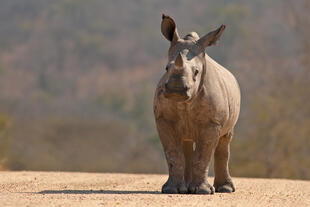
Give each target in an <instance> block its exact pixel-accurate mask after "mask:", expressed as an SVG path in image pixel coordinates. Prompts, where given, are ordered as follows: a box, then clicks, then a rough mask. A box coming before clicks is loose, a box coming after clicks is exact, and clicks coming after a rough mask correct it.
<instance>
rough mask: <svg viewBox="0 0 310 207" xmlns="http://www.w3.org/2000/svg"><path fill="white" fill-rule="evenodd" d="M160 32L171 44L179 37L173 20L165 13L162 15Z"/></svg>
mask: <svg viewBox="0 0 310 207" xmlns="http://www.w3.org/2000/svg"><path fill="white" fill-rule="evenodd" d="M161 33H162V34H163V35H164V36H165V37H166V39H167V40H169V41H170V42H171V44H173V43H175V42H177V41H178V39H180V37H179V34H178V31H177V27H176V24H175V22H174V20H173V19H172V18H171V17H169V16H167V15H165V14H163V16H162V21H161Z"/></svg>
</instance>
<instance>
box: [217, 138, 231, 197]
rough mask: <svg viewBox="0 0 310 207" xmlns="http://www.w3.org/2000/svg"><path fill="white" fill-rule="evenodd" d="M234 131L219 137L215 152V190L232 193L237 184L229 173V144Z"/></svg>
mask: <svg viewBox="0 0 310 207" xmlns="http://www.w3.org/2000/svg"><path fill="white" fill-rule="evenodd" d="M232 136H233V133H228V134H226V135H224V136H222V137H221V138H220V139H219V142H218V144H217V147H216V149H215V153H214V172H215V179H214V187H215V192H221V193H231V192H234V191H235V186H234V184H233V182H232V180H231V177H230V175H229V168H228V162H229V154H230V151H229V144H230V141H231V139H232Z"/></svg>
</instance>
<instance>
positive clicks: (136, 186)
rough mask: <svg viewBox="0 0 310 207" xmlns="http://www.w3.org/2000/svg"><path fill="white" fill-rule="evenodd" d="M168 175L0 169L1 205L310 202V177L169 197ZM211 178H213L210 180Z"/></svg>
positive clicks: (239, 182)
mask: <svg viewBox="0 0 310 207" xmlns="http://www.w3.org/2000/svg"><path fill="white" fill-rule="evenodd" d="M166 179H167V175H145V174H105V173H71V172H0V206H1V207H4V206H44V207H45V206H87V207H88V206H167V207H168V206H281V207H284V206H298V207H300V206H310V181H294V180H281V179H248V178H234V182H235V185H236V188H237V190H236V192H235V193H232V194H219V193H216V194H214V195H164V194H161V193H160V188H161V185H162V184H163V183H164V181H165V180H166ZM210 182H213V181H212V179H211V178H210Z"/></svg>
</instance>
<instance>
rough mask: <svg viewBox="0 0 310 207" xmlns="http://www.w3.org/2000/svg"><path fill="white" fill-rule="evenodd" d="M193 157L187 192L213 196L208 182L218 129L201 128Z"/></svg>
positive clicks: (212, 127) (214, 127) (213, 127)
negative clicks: (191, 177)
mask: <svg viewBox="0 0 310 207" xmlns="http://www.w3.org/2000/svg"><path fill="white" fill-rule="evenodd" d="M199 130H200V132H199V136H198V138H197V140H196V149H195V151H194V155H193V179H192V183H191V184H190V185H189V189H188V191H189V192H190V193H196V194H214V187H213V186H212V185H210V184H209V182H208V180H207V179H208V171H209V164H210V160H211V157H212V155H213V153H214V150H215V147H216V145H217V142H218V139H219V127H217V126H213V125H211V126H207V127H201V128H200V129H199Z"/></svg>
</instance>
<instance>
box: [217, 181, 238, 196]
mask: <svg viewBox="0 0 310 207" xmlns="http://www.w3.org/2000/svg"><path fill="white" fill-rule="evenodd" d="M214 187H215V192H218V193H232V192H235V186H234V184H233V182H232V181H231V180H230V181H226V182H225V183H224V184H216V183H214Z"/></svg>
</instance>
